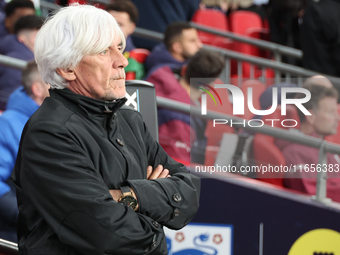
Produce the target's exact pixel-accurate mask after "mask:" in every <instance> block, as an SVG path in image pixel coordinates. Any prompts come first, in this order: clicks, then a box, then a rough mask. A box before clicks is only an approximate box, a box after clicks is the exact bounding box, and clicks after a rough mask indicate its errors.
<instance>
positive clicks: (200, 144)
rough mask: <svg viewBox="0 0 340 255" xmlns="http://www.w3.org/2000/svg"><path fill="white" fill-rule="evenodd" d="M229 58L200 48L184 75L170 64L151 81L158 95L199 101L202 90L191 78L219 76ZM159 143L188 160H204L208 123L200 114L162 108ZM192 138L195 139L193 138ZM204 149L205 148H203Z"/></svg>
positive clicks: (171, 154) (185, 67)
mask: <svg viewBox="0 0 340 255" xmlns="http://www.w3.org/2000/svg"><path fill="white" fill-rule="evenodd" d="M224 64H225V61H224V60H223V58H222V57H221V56H220V55H219V54H218V53H215V52H210V51H207V50H200V51H199V52H197V53H196V54H195V55H194V56H193V57H192V58H191V59H190V60H189V63H188V65H187V66H186V65H184V66H183V67H182V69H181V71H180V77H179V78H178V77H176V75H175V74H174V73H173V71H172V70H171V69H170V67H168V66H163V67H160V68H158V69H157V70H156V71H155V72H153V73H152V74H151V76H150V77H149V79H148V81H149V82H152V83H153V84H154V85H155V88H156V95H157V96H160V97H165V98H168V99H172V100H176V101H178V102H181V103H186V104H192V105H199V99H200V96H201V94H202V92H203V91H202V90H200V89H199V88H198V86H195V85H193V84H190V78H212V79H211V81H214V80H215V78H216V77H218V76H219V74H220V73H221V71H222V69H223V67H224ZM158 125H159V143H160V144H161V145H162V147H163V148H164V150H165V151H166V152H167V153H168V154H169V155H170V156H171V157H174V158H177V159H181V160H184V161H187V162H189V161H190V152H191V157H192V161H193V162H196V163H202V164H203V163H204V150H205V146H206V137H205V136H204V131H205V126H206V123H205V121H203V120H202V119H200V118H197V117H190V115H189V114H184V113H180V112H176V111H171V110H167V109H162V108H161V109H158ZM190 141H191V142H190ZM202 151H203V152H202Z"/></svg>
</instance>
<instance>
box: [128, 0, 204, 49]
mask: <svg viewBox="0 0 340 255" xmlns="http://www.w3.org/2000/svg"><path fill="white" fill-rule="evenodd" d="M200 1H201V0H166V1H159V0H132V2H133V3H134V4H135V5H136V6H137V8H138V11H139V13H140V14H141V15H140V18H139V21H138V23H137V27H140V28H145V29H149V30H152V31H156V32H160V33H164V31H165V29H166V28H167V26H168V25H169V24H172V23H173V22H176V21H190V20H191V18H192V16H193V15H194V13H195V11H196V10H198V8H199V3H200ZM133 39H134V42H135V44H136V46H137V48H144V49H148V50H151V49H152V48H153V47H154V46H156V44H157V43H156V42H155V41H154V40H148V39H142V38H139V37H134V38H133Z"/></svg>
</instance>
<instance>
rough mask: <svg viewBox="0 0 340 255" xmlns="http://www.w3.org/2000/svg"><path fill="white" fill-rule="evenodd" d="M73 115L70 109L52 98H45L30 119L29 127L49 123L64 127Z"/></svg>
mask: <svg viewBox="0 0 340 255" xmlns="http://www.w3.org/2000/svg"><path fill="white" fill-rule="evenodd" d="M73 114H74V112H72V111H71V110H70V109H68V108H67V107H66V106H65V105H63V104H62V103H61V102H60V101H58V100H55V99H54V98H51V97H47V98H46V99H45V101H44V102H43V104H42V105H41V106H40V107H39V109H38V110H37V111H36V112H35V113H34V114H33V115H32V117H31V118H30V125H31V126H32V125H34V124H36V123H44V122H50V123H55V124H60V125H65V124H66V122H67V121H68V120H69V118H70V117H71V116H72V115H73Z"/></svg>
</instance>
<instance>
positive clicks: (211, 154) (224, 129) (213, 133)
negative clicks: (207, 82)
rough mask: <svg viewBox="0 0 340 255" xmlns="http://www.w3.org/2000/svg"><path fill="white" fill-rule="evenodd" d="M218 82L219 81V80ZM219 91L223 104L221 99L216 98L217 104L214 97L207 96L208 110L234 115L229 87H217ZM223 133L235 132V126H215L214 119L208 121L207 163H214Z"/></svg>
mask: <svg viewBox="0 0 340 255" xmlns="http://www.w3.org/2000/svg"><path fill="white" fill-rule="evenodd" d="M217 83H218V82H217ZM217 92H218V94H219V96H220V98H221V101H222V105H221V104H220V102H219V100H216V104H215V102H214V101H213V99H212V98H211V97H209V96H207V109H208V111H215V112H219V113H224V114H228V115H232V113H233V110H232V109H233V106H232V104H231V102H230V99H229V93H228V91H227V89H217ZM223 133H234V128H232V127H230V126H229V125H227V124H225V125H216V126H215V127H214V126H213V121H212V120H208V121H207V127H206V130H205V136H206V137H207V148H206V152H205V163H204V164H205V165H214V162H215V158H216V155H217V153H218V150H219V146H220V141H221V139H222V136H223Z"/></svg>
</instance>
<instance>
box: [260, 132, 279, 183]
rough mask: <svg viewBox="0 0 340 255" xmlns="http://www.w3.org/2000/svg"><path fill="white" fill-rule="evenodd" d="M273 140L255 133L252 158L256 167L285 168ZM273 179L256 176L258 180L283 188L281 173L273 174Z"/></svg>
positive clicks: (269, 176) (271, 177)
mask: <svg viewBox="0 0 340 255" xmlns="http://www.w3.org/2000/svg"><path fill="white" fill-rule="evenodd" d="M274 141H275V138H274V137H272V136H268V135H263V134H259V133H257V134H256V135H255V138H254V141H253V156H254V160H255V162H256V164H257V165H258V166H260V165H262V166H268V165H269V164H270V165H271V166H281V165H282V166H285V165H286V160H285V158H284V156H283V154H282V152H281V151H280V149H279V148H278V147H277V146H276V145H275V144H274ZM275 174H276V175H275V177H276V178H273V176H272V175H271V174H268V178H265V177H266V176H265V175H258V176H259V178H258V180H261V181H264V182H267V183H271V184H275V185H277V186H280V187H283V173H275Z"/></svg>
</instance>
